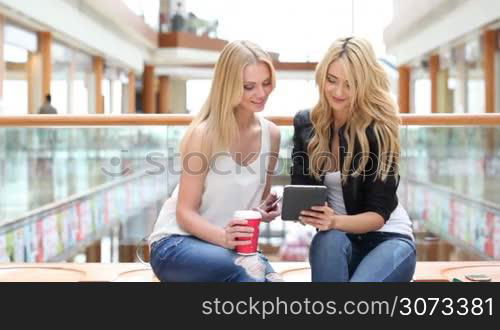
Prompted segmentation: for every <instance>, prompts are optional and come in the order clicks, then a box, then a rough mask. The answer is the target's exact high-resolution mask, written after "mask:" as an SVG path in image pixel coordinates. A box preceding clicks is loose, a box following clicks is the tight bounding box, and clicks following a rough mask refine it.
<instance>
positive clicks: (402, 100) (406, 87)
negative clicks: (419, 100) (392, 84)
mask: <svg viewBox="0 0 500 330" xmlns="http://www.w3.org/2000/svg"><path fill="white" fill-rule="evenodd" d="M398 71H399V99H398V100H399V112H400V113H410V73H411V68H410V67H409V66H401V67H400V68H399V69H398Z"/></svg>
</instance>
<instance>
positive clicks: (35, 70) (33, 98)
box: [26, 52, 45, 114]
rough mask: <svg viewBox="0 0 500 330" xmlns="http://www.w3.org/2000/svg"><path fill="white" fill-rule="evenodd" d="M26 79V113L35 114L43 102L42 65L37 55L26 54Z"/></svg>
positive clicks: (39, 56)
mask: <svg viewBox="0 0 500 330" xmlns="http://www.w3.org/2000/svg"><path fill="white" fill-rule="evenodd" d="M26 78H27V80H28V113H29V114H36V113H38V109H39V108H40V106H41V105H42V103H43V102H44V101H45V99H44V96H43V93H42V63H41V55H40V54H39V53H32V52H29V53H28V63H26Z"/></svg>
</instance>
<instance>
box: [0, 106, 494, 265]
mask: <svg viewBox="0 0 500 330" xmlns="http://www.w3.org/2000/svg"><path fill="white" fill-rule="evenodd" d="M428 117H432V116H428ZM459 117H460V116H459ZM40 118H41V117H30V121H29V125H22V122H23V121H22V120H23V119H22V118H19V117H18V118H16V120H12V119H9V118H2V119H0V190H1V196H2V198H1V199H0V262H46V261H49V262H50V261H101V262H118V261H137V259H138V258H137V254H139V255H141V256H143V258H144V259H146V260H147V257H148V256H147V248H146V244H145V242H144V241H141V240H142V239H143V238H144V237H145V236H147V235H148V234H149V233H150V232H151V229H152V227H153V225H154V222H155V220H156V217H157V215H158V213H159V211H160V208H161V206H162V204H163V202H164V201H165V199H166V198H167V197H168V196H169V195H170V194H171V192H172V190H173V189H174V187H175V185H176V184H177V183H178V180H179V176H180V161H179V143H180V140H181V138H182V136H183V134H184V131H185V129H186V125H187V124H188V123H189V121H190V118H189V117H186V116H184V117H182V116H181V117H179V116H177V117H176V116H134V115H131V116H123V117H118V116H113V117H110V116H90V117H88V118H86V119H82V118H81V117H80V118H75V117H69V116H68V117H62V119H60V118H61V117H60V118H59V119H58V122H55V121H54V119H48V121H46V120H45V119H43V117H42V119H40ZM45 118H46V117H45ZM117 118H119V119H117ZM179 118H180V119H179ZM436 118H441V117H436ZM470 118H471V119H470V120H472V121H464V118H463V117H460V120H459V121H456V122H457V123H458V124H457V126H443V125H442V123H443V122H442V121H437V122H436V121H435V120H434V119H433V118H432V119H428V120H427V119H426V118H423V117H421V116H407V117H404V116H403V119H404V123H403V125H402V126H401V143H402V154H401V158H402V162H401V177H402V180H401V183H400V187H399V190H398V195H399V198H400V201H401V203H402V204H403V206H404V207H405V208H406V209H407V210H408V212H409V214H410V217H411V218H412V220H413V222H414V226H415V233H416V238H417V248H419V249H427V250H425V251H424V250H422V251H421V253H419V256H420V257H421V256H428V257H429V260H432V258H437V259H439V260H446V259H447V258H455V259H462V260H463V259H466V260H479V259H500V191H498V189H499V188H498V187H499V186H500V185H499V184H498V182H499V181H498V180H497V179H496V177H497V174H498V172H499V171H500V164H499V162H500V146H498V143H495V141H497V140H499V139H498V138H497V137H499V136H500V124H499V121H500V120H499V117H498V116H495V115H493V116H492V117H488V118H489V119H492V120H493V121H491V120H490V121H488V120H489V119H488V120H487V121H486V122H494V123H496V124H495V125H493V126H485V124H484V123H485V122H484V118H483V119H481V120H478V118H479V117H478V116H476V117H474V116H471V117H470ZM474 118H476V120H475V121H474ZM270 119H272V120H273V121H275V122H276V123H278V124H279V125H280V129H281V137H282V138H281V149H280V159H279V162H278V171H277V173H276V175H275V176H274V177H273V189H274V190H276V191H278V192H280V190H281V189H282V188H283V186H284V185H286V184H288V183H289V182H290V178H289V168H290V165H291V159H290V156H291V150H292V147H293V142H292V137H293V127H292V126H291V118H289V117H279V118H278V117H273V118H270ZM445 119H446V118H445ZM451 119H452V118H451V117H448V118H447V120H451ZM50 120H52V121H50ZM61 120H62V122H63V123H64V125H66V126H65V127H59V126H60V125H62V123H61ZM426 120H427V122H428V124H427V122H426ZM495 120H496V122H495ZM452 122H453V121H452ZM474 122H476V123H478V124H476V125H475V124H474ZM26 123H28V122H26ZM54 125H57V126H58V127H55V126H54ZM139 125H140V126H139ZM497 125H498V126H497ZM23 126H33V127H23ZM36 126H38V127H36ZM314 233H315V231H314V229H313V228H310V227H304V226H302V225H300V224H297V223H294V222H284V221H281V220H279V219H278V220H276V221H273V222H271V223H270V224H263V225H262V228H261V246H262V249H263V251H264V252H265V253H268V254H270V255H272V257H271V258H272V260H307V254H308V247H309V243H310V240H311V238H312V236H313V235H314ZM431 235H432V237H434V236H436V237H439V238H441V242H446V243H443V244H447V245H448V246H452V247H453V249H447V251H448V255H446V256H445V255H438V256H431V255H432V253H430V252H429V251H430V249H431V248H434V249H436V248H439V247H438V246H437V245H436V243H435V241H430V240H429V239H428V238H429V237H430V236H431ZM96 245H97V246H99V249H98V250H99V251H98V252H99V256H98V257H97V258H96V257H95V256H93V257H92V255H95V253H89V249H92V248H93V247H95V246H96ZM136 246H139V247H142V251H140V253H136ZM439 249H440V251H441V250H443V249H444V248H439ZM139 250H141V249H139ZM454 251H461V252H460V253H459V254H456V253H455V255H454V256H453V255H451V254H452V253H453V252H454ZM420 260H427V259H425V258H424V259H420Z"/></svg>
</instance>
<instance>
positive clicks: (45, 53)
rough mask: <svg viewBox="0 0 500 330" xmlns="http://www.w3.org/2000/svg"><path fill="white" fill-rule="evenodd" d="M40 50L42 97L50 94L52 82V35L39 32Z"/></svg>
mask: <svg viewBox="0 0 500 330" xmlns="http://www.w3.org/2000/svg"><path fill="white" fill-rule="evenodd" d="M38 49H39V51H40V54H41V56H42V97H43V100H42V102H43V101H45V95H47V94H50V82H51V81H52V33H50V32H45V31H41V32H38Z"/></svg>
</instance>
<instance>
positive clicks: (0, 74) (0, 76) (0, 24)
mask: <svg viewBox="0 0 500 330" xmlns="http://www.w3.org/2000/svg"><path fill="white" fill-rule="evenodd" d="M4 24H5V18H4V17H3V16H2V15H0V102H2V103H3V81H4V80H5V59H4V57H3V45H4V43H5V36H4V32H3V31H4ZM1 112H2V109H0V113H1Z"/></svg>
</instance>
